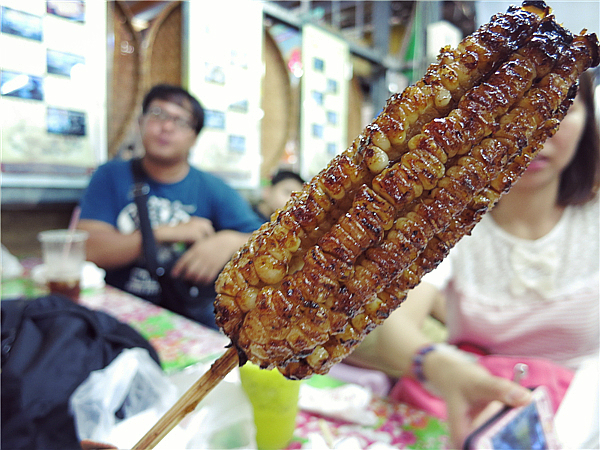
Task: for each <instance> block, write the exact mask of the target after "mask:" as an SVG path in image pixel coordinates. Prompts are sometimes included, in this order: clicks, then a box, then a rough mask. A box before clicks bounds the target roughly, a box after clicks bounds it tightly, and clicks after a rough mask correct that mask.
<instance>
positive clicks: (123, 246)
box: [77, 219, 142, 270]
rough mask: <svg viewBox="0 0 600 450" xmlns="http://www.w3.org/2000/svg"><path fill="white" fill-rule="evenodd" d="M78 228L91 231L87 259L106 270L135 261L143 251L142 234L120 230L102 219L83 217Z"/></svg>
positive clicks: (137, 231)
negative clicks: (125, 232)
mask: <svg viewBox="0 0 600 450" xmlns="http://www.w3.org/2000/svg"><path fill="white" fill-rule="evenodd" d="M77 228H79V229H80V230H85V231H87V232H88V233H89V238H88V240H87V247H86V250H87V260H88V261H91V262H93V263H94V264H96V265H97V266H98V267H101V268H103V269H106V270H111V269H118V268H120V267H124V266H127V265H129V264H131V263H133V262H134V261H135V260H136V259H137V258H138V257H139V256H140V255H141V253H142V234H141V232H140V231H139V230H136V231H134V232H133V233H131V234H123V233H121V232H119V231H118V230H117V229H116V228H115V227H113V226H112V225H111V224H109V223H106V222H102V221H100V220H91V219H82V220H81V221H80V222H79V224H78V226H77Z"/></svg>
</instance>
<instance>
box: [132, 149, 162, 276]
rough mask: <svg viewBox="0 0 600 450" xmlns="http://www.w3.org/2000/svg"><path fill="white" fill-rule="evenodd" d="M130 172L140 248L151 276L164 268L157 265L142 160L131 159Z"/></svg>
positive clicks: (147, 187) (148, 190)
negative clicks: (137, 219) (140, 236)
mask: <svg viewBox="0 0 600 450" xmlns="http://www.w3.org/2000/svg"><path fill="white" fill-rule="evenodd" d="M131 172H132V173H133V198H134V201H135V204H136V206H137V210H138V217H139V220H140V231H141V232H142V249H143V252H144V259H145V260H146V266H147V268H148V270H149V271H150V275H151V276H152V277H157V276H159V277H160V276H161V275H163V274H164V268H162V267H160V266H159V265H158V261H157V259H156V240H155V239H154V233H153V232H152V226H151V225H150V216H149V215H148V192H150V188H149V186H148V183H147V182H146V179H147V176H146V172H145V171H144V168H143V167H142V160H141V159H140V158H135V159H132V160H131Z"/></svg>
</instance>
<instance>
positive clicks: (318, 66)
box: [313, 58, 325, 72]
mask: <svg viewBox="0 0 600 450" xmlns="http://www.w3.org/2000/svg"><path fill="white" fill-rule="evenodd" d="M313 70H314V71H315V72H325V61H324V60H323V59H321V58H313Z"/></svg>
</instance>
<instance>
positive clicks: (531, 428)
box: [463, 386, 560, 450]
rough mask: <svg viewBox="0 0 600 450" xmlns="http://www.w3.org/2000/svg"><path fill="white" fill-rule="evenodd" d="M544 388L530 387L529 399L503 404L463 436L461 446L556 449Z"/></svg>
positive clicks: (469, 448) (470, 448)
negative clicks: (515, 405)
mask: <svg viewBox="0 0 600 450" xmlns="http://www.w3.org/2000/svg"><path fill="white" fill-rule="evenodd" d="M558 448H560V445H559V441H558V439H557V437H556V434H555V431H554V414H553V413H552V405H551V403H550V397H549V396H548V390H547V389H546V388H545V387H544V386H540V387H537V388H535V389H534V390H533V400H532V401H531V403H529V404H528V405H526V406H520V407H518V408H511V407H508V406H507V407H505V408H504V409H502V410H501V411H500V412H499V413H497V414H496V415H495V416H493V417H492V418H491V419H490V420H488V421H487V422H486V423H484V424H483V425H482V426H481V427H479V428H478V429H477V430H475V431H474V432H473V433H471V434H470V435H469V437H468V438H467V439H466V440H465V443H464V446H463V449H464V450H480V449H492V450H504V449H506V450H508V449H510V450H514V449H539V450H543V449H558Z"/></svg>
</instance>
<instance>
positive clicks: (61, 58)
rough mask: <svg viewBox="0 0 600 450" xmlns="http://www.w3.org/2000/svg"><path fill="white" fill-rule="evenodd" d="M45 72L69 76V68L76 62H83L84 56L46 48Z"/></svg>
mask: <svg viewBox="0 0 600 450" xmlns="http://www.w3.org/2000/svg"><path fill="white" fill-rule="evenodd" d="M46 64H47V72H48V73H52V74H55V75H63V76H65V77H69V78H70V77H71V69H73V67H74V66H76V65H77V64H81V65H83V64H85V58H84V57H83V56H79V55H73V54H71V53H64V52H59V51H56V50H50V49H48V50H47V51H46Z"/></svg>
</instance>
